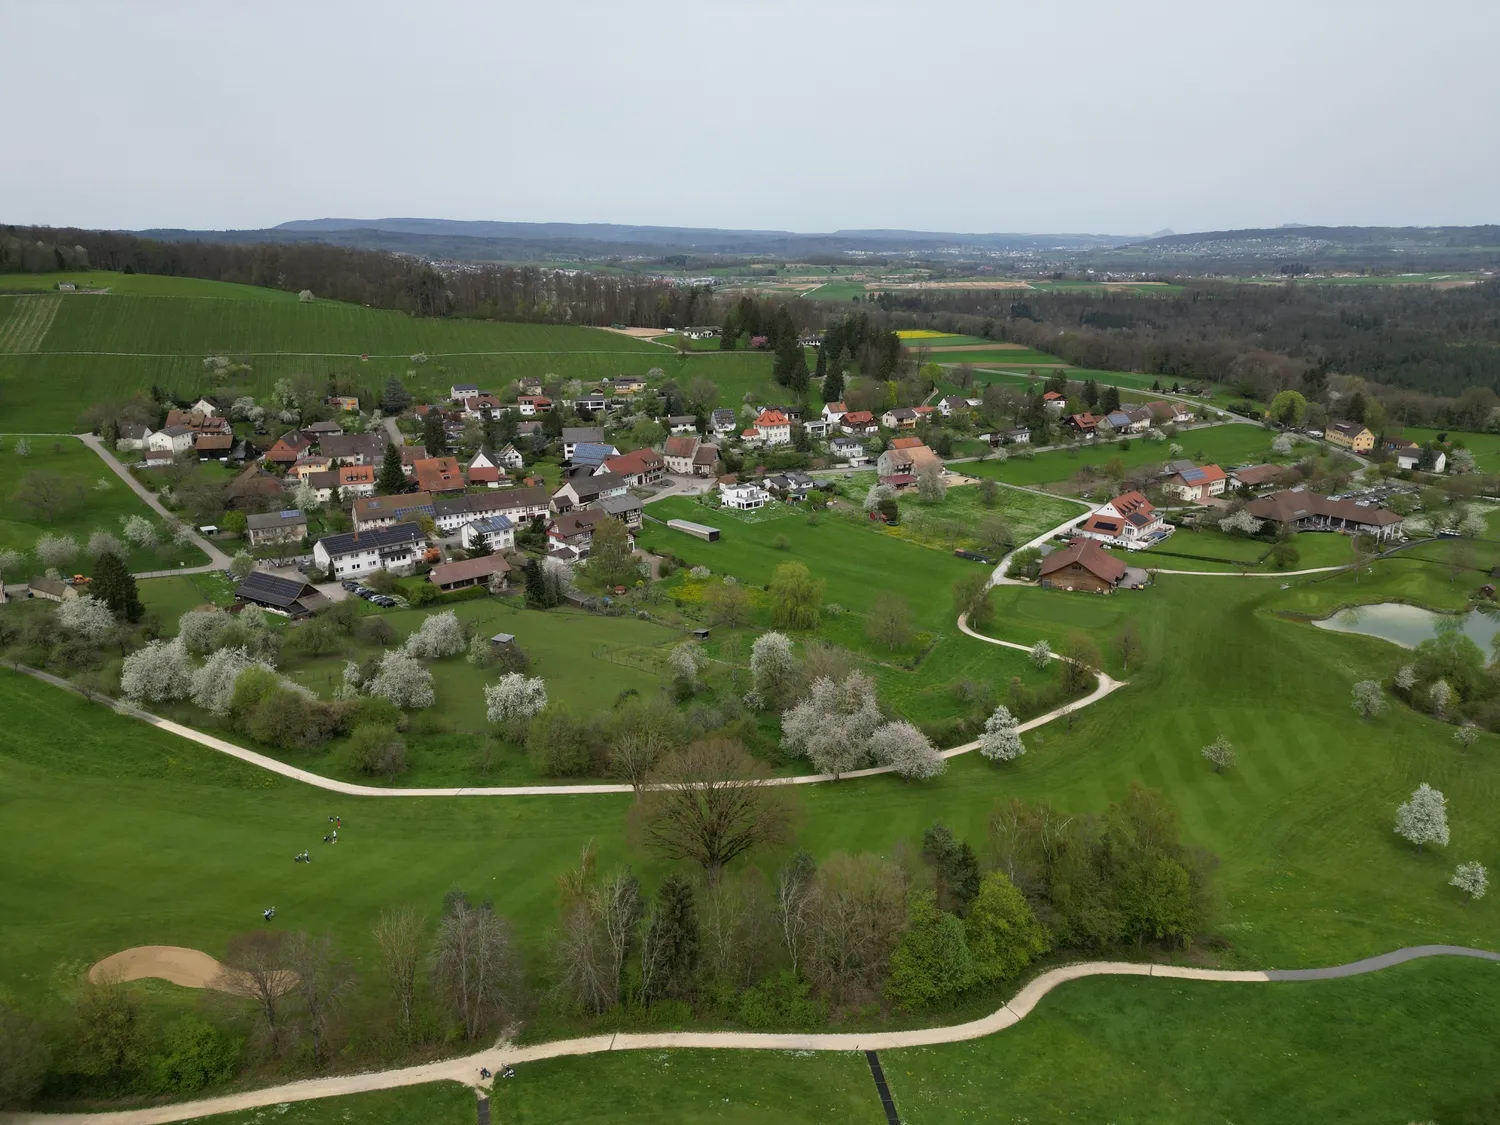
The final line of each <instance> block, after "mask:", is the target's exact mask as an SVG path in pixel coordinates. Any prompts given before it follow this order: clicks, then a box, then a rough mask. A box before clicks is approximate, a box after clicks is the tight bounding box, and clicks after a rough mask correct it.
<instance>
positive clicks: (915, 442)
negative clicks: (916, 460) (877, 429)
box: [891, 437, 927, 449]
mask: <svg viewBox="0 0 1500 1125" xmlns="http://www.w3.org/2000/svg"><path fill="white" fill-rule="evenodd" d="M926 444H927V443H926V442H925V441H923V440H922V439H921V438H919V437H898V438H892V439H891V448H892V449H916V448H918V447H919V446H923V445H926Z"/></svg>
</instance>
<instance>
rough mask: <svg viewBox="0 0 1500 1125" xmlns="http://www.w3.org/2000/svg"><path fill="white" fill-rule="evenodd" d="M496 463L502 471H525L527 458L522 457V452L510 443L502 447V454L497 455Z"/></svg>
mask: <svg viewBox="0 0 1500 1125" xmlns="http://www.w3.org/2000/svg"><path fill="white" fill-rule="evenodd" d="M495 461H496V463H498V464H499V466H500V467H501V468H502V469H524V468H525V467H526V458H524V457H522V456H521V451H520V450H519V449H517V448H516V447H515V446H514V445H512V444H511V443H510V442H506V443H505V444H504V445H503V446H501V447H500V452H499V453H497V454H495Z"/></svg>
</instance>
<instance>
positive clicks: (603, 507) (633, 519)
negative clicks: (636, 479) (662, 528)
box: [589, 492, 645, 531]
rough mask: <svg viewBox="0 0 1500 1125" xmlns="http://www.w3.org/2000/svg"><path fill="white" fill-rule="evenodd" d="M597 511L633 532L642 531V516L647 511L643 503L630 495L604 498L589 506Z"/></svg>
mask: <svg viewBox="0 0 1500 1125" xmlns="http://www.w3.org/2000/svg"><path fill="white" fill-rule="evenodd" d="M589 507H590V508H592V509H594V510H595V511H599V512H604V513H605V514H606V515H610V516H613V517H614V518H615V519H617V520H619V521H620V522H621V523H623V524H624V525H625V526H626V527H628V528H630V530H631V531H639V530H640V529H641V516H642V513H643V512H644V511H645V509H644V507H643V506H642V504H641V502H640V501H639V500H637V499H636V498H635V497H634V496H632V495H630V493H628V492H627V493H625V494H624V495H623V496H603V497H600V498H599V499H598V500H595V501H594V502H593V503H591V504H590V505H589Z"/></svg>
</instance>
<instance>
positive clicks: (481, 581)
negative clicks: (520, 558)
mask: <svg viewBox="0 0 1500 1125" xmlns="http://www.w3.org/2000/svg"><path fill="white" fill-rule="evenodd" d="M509 574H510V563H508V562H506V561H505V559H504V557H503V556H501V555H481V556H480V557H479V558H477V559H460V560H459V561H457V562H446V563H438V565H437V566H435V567H433V568H432V570H431V572H430V573H429V574H428V575H427V581H429V582H431V583H432V584H433V585H434V586H436V587H437V588H438V589H439V590H462V589H463V588H464V587H466V586H481V585H489V584H490V583H492V582H494V581H496V580H497V579H498V581H499V583H500V584H501V585H504V584H505V582H506V581H508V579H507V576H508V575H509Z"/></svg>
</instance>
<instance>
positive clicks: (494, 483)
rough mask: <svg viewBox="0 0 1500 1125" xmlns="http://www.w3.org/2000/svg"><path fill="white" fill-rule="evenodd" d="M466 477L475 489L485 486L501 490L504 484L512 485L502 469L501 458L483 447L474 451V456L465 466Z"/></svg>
mask: <svg viewBox="0 0 1500 1125" xmlns="http://www.w3.org/2000/svg"><path fill="white" fill-rule="evenodd" d="M464 477H465V479H466V480H468V482H469V484H470V485H472V486H475V487H478V486H480V485H483V486H484V487H486V488H499V487H500V486H501V485H502V484H509V483H510V481H509V480H508V479H507V478H506V475H505V470H504V469H503V468H501V467H500V458H499V457H497V456H496V455H495V454H494V453H492V452H490V450H489V449H488V448H487V447H485V446H483V445H481V446H480V447H479V448H478V449H477V450H475V451H474V456H472V457H470V458H469V463H468V464H467V465H465V466H464Z"/></svg>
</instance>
